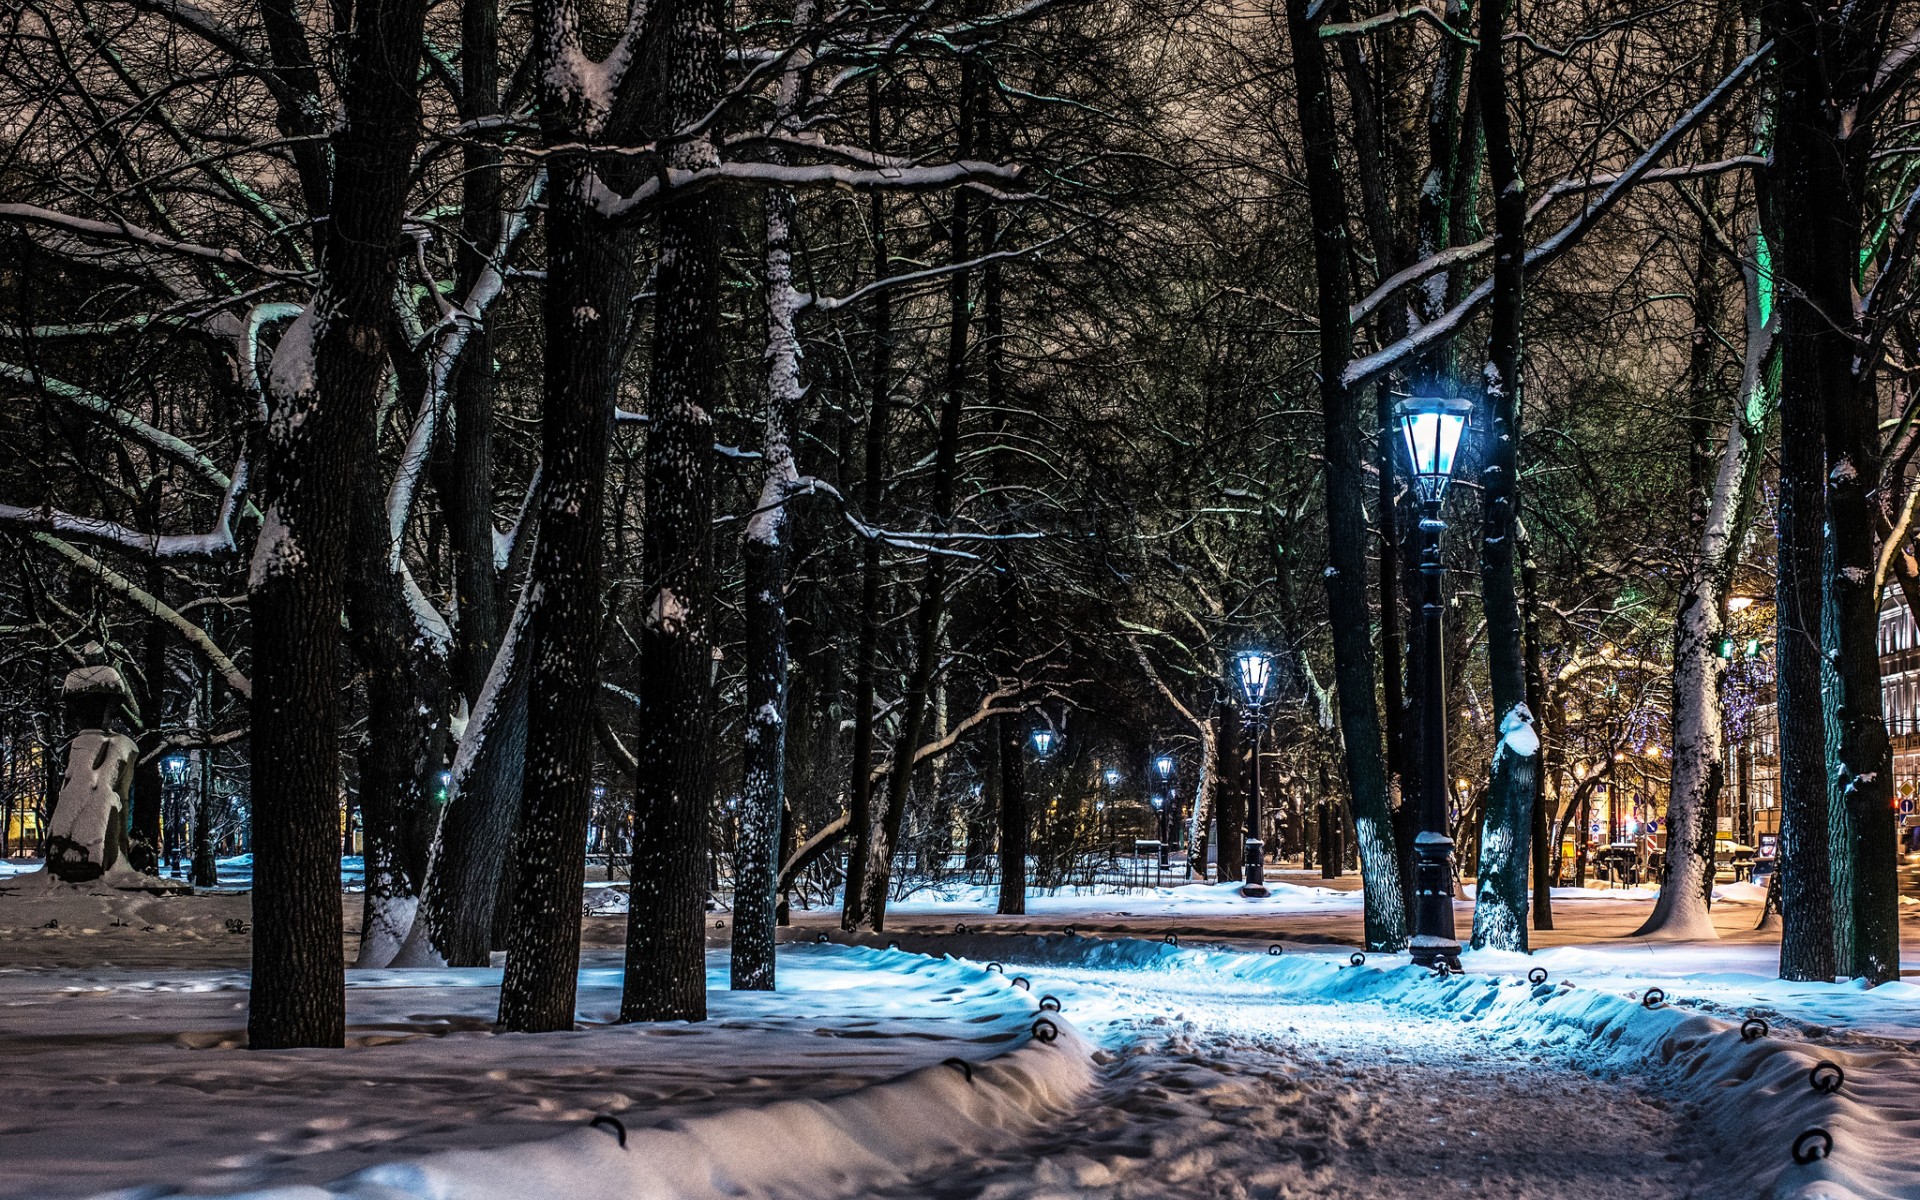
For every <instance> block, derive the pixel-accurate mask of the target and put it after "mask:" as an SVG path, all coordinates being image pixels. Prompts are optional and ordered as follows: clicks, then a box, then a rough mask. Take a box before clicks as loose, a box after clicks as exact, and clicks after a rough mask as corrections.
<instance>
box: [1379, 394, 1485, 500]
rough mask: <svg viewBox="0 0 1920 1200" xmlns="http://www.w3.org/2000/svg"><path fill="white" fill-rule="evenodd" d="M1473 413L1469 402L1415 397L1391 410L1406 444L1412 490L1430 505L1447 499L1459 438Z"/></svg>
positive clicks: (1448, 398) (1471, 403)
mask: <svg viewBox="0 0 1920 1200" xmlns="http://www.w3.org/2000/svg"><path fill="white" fill-rule="evenodd" d="M1472 411H1473V402H1472V401H1470V400H1457V399H1452V398H1450V397H1446V396H1415V397H1413V398H1412V399H1411V400H1402V401H1401V402H1400V403H1399V404H1398V405H1396V406H1395V407H1394V419H1395V420H1396V421H1398V422H1399V424H1400V436H1401V437H1402V438H1403V439H1405V441H1406V443H1407V462H1408V465H1409V466H1411V467H1412V468H1413V482H1414V486H1415V487H1417V488H1419V489H1420V498H1421V499H1423V500H1425V501H1426V502H1427V503H1429V504H1438V503H1439V502H1440V498H1441V497H1442V496H1444V495H1446V492H1447V484H1448V482H1449V481H1450V480H1451V479H1452V478H1453V464H1454V461H1455V459H1456V458H1457V457H1458V455H1459V450H1460V438H1461V435H1462V434H1464V433H1465V432H1466V429H1467V414H1468V413H1470V412H1472Z"/></svg>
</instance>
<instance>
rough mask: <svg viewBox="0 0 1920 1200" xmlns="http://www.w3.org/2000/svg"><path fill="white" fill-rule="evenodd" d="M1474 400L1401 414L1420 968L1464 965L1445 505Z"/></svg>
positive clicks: (1439, 402)
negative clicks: (1444, 631) (1408, 515)
mask: <svg viewBox="0 0 1920 1200" xmlns="http://www.w3.org/2000/svg"><path fill="white" fill-rule="evenodd" d="M1472 411H1473V403H1472V401H1469V400H1462V399H1456V398H1453V397H1448V396H1415V397H1413V398H1412V399H1410V400H1403V401H1401V402H1400V403H1399V404H1398V405H1397V406H1395V408H1394V419H1395V420H1396V421H1397V422H1398V423H1399V426H1400V434H1401V436H1402V437H1403V438H1405V439H1406V443H1407V463H1408V466H1409V467H1411V469H1412V471H1413V482H1414V487H1415V488H1416V489H1417V490H1418V491H1419V493H1420V501H1421V513H1420V581H1421V592H1422V595H1421V597H1420V632H1421V636H1422V637H1424V638H1425V639H1426V648H1427V655H1426V672H1425V674H1426V678H1425V679H1423V680H1422V681H1421V696H1420V709H1421V716H1422V718H1423V720H1422V724H1421V728H1422V729H1423V730H1425V736H1423V737H1422V738H1421V739H1420V741H1421V762H1420V834H1419V836H1418V837H1416V838H1415V839H1414V844H1413V855H1414V866H1413V946H1412V956H1413V961H1414V962H1416V963H1418V964H1420V965H1421V966H1428V967H1430V966H1432V965H1433V964H1435V963H1445V964H1446V965H1448V966H1450V967H1455V968H1457V967H1458V966H1459V965H1460V942H1459V939H1458V938H1456V937H1455V936H1454V931H1453V839H1452V838H1451V837H1449V836H1447V674H1446V664H1445V663H1444V662H1442V661H1441V655H1442V653H1443V650H1444V647H1445V645H1446V643H1445V641H1444V640H1443V639H1442V636H1441V628H1440V625H1441V619H1442V617H1443V615H1444V602H1443V600H1442V597H1441V576H1442V571H1443V570H1444V568H1443V567H1442V566H1441V563H1440V535H1441V533H1442V532H1443V531H1444V530H1445V529H1446V527H1447V526H1446V522H1445V520H1443V519H1442V518H1441V515H1440V514H1441V502H1442V501H1443V500H1445V499H1446V495H1447V484H1448V483H1449V482H1451V481H1452V479H1453V464H1454V460H1455V458H1456V456H1457V453H1458V451H1459V449H1460V438H1461V436H1462V435H1463V434H1464V433H1465V432H1466V428H1467V415H1468V414H1469V413H1470V412H1472Z"/></svg>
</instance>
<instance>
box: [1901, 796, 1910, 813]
mask: <svg viewBox="0 0 1920 1200" xmlns="http://www.w3.org/2000/svg"><path fill="white" fill-rule="evenodd" d="M1900 811H1901V812H1903V813H1911V812H1912V811H1913V797H1912V796H1908V797H1905V798H1904V799H1902V800H1901V801H1900Z"/></svg>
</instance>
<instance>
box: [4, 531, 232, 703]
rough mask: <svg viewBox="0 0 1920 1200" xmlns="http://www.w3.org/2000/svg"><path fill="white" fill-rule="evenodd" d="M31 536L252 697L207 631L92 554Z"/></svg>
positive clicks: (47, 536) (48, 536) (56, 540)
mask: <svg viewBox="0 0 1920 1200" xmlns="http://www.w3.org/2000/svg"><path fill="white" fill-rule="evenodd" d="M32 537H33V540H34V541H36V542H38V543H40V544H41V545H43V546H45V547H47V548H48V549H50V550H52V551H54V552H55V553H57V554H59V555H60V556H61V557H62V558H65V559H66V560H67V561H69V562H71V563H73V564H74V565H75V566H77V567H79V568H80V569H81V570H83V571H85V572H87V573H88V574H90V575H92V576H93V577H94V578H96V579H98V580H99V581H100V582H102V583H104V584H106V585H107V587H109V588H111V589H112V590H113V591H115V592H118V593H119V594H120V595H122V596H124V597H125V598H126V599H127V600H129V601H131V602H132V603H133V605H134V606H135V607H136V608H139V609H140V610H141V611H143V612H145V613H147V614H148V615H149V616H153V617H156V618H158V619H159V620H161V621H163V622H165V623H166V625H167V627H168V628H170V629H172V630H173V631H174V632H175V633H177V634H179V635H180V637H181V639H182V640H183V641H185V642H186V643H187V644H188V645H189V646H192V647H193V648H194V649H195V650H198V651H199V652H200V653H201V655H202V656H204V657H205V658H206V660H207V662H209V663H210V664H212V666H213V669H214V670H216V671H218V672H219V673H220V677H221V678H222V679H224V680H226V684H227V686H228V687H230V688H232V689H233V690H234V691H235V692H236V693H238V694H239V695H240V696H242V697H244V698H246V699H249V700H251V699H252V698H253V682H252V681H251V680H250V679H248V678H247V677H246V676H245V675H243V674H241V672H240V668H239V667H238V666H237V665H235V663H234V661H233V659H232V658H230V657H229V656H228V655H227V653H226V651H224V650H222V649H220V647H219V646H218V645H216V644H215V643H214V640H213V639H212V638H210V637H208V636H207V631H206V630H204V629H202V628H200V627H199V626H198V625H195V624H194V623H193V622H192V621H189V620H187V619H186V618H185V617H183V616H181V615H180V613H179V612H178V611H177V610H175V609H173V608H171V607H169V606H168V605H167V604H165V603H164V602H162V601H161V600H160V599H159V598H158V597H157V596H155V595H153V594H152V593H151V592H148V591H147V590H146V589H145V588H142V587H140V586H139V585H138V584H136V583H134V582H133V581H132V580H131V579H128V578H127V577H126V576H124V575H122V574H120V572H118V571H116V570H114V569H113V568H112V567H109V566H108V565H107V564H105V563H103V562H101V561H100V560H99V559H97V558H95V557H93V556H92V555H90V554H87V553H85V552H84V551H81V550H79V549H77V548H76V547H74V546H72V545H69V544H68V543H66V542H64V541H62V540H60V539H59V538H57V537H54V536H52V535H51V534H46V533H35V534H33V535H32Z"/></svg>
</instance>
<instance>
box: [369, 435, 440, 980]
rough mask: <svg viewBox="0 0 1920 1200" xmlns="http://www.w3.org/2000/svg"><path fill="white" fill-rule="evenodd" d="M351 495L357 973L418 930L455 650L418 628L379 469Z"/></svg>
mask: <svg viewBox="0 0 1920 1200" xmlns="http://www.w3.org/2000/svg"><path fill="white" fill-rule="evenodd" d="M352 486H353V488H354V490H355V498H354V513H353V539H352V547H351V550H350V554H351V562H350V566H349V569H348V575H347V620H348V626H349V629H350V637H349V639H348V642H349V645H350V646H351V647H352V649H353V652H354V655H355V657H357V658H358V659H359V660H360V664H361V666H362V667H363V668H364V669H365V672H366V681H367V744H366V748H365V750H364V752H363V753H362V754H361V756H360V796H359V799H360V815H361V829H362V831H363V833H364V836H365V847H364V853H365V857H366V891H365V892H364V894H363V898H362V906H361V922H360V953H359V956H358V958H356V959H355V961H354V965H355V966H356V967H384V966H387V965H388V964H389V963H391V962H392V961H393V957H394V955H395V954H396V953H398V952H399V950H400V946H401V943H402V941H403V940H404V939H405V938H406V936H407V931H408V929H409V928H411V927H412V925H413V918H414V911H415V909H416V908H417V906H418V905H419V901H420V885H421V883H422V881H423V880H424V879H425V876H426V868H427V854H428V843H429V840H430V838H431V836H432V834H431V830H432V828H433V818H434V817H435V816H436V815H437V813H438V811H439V810H438V808H437V806H436V805H435V803H434V800H433V797H434V795H435V793H436V792H437V791H438V783H437V777H438V776H439V774H440V771H441V768H442V766H443V765H444V763H445V761H446V749H447V735H448V729H447V720H448V711H449V706H448V689H449V684H450V678H449V663H448V651H449V649H450V647H449V644H448V639H447V631H446V629H445V627H444V626H441V625H438V624H437V623H436V625H435V627H434V628H424V627H423V626H422V624H421V622H420V620H419V619H418V618H417V617H416V615H415V612H414V610H413V607H412V606H411V605H409V604H408V601H407V588H408V587H409V586H410V584H411V581H410V580H409V579H407V578H406V577H405V576H403V575H401V574H398V573H396V572H395V571H394V570H393V569H392V562H391V560H390V559H389V555H388V548H389V544H390V541H389V534H388V526H387V513H386V494H387V489H386V480H385V476H384V472H383V471H382V469H381V464H380V462H379V460H378V459H375V458H368V459H367V460H366V461H365V462H363V463H362V464H361V465H360V468H359V471H358V474H357V478H356V480H355V481H354V483H353V485H352Z"/></svg>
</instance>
